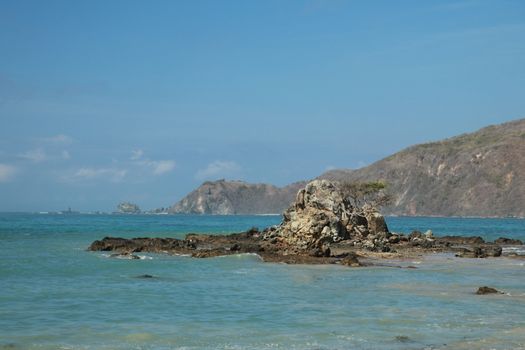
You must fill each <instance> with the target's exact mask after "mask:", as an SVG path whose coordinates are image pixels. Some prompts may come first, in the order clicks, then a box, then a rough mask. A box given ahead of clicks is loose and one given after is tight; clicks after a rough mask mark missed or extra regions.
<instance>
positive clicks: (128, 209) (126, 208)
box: [116, 202, 142, 214]
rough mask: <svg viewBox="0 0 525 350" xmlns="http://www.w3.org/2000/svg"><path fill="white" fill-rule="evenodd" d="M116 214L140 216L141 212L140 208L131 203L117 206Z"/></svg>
mask: <svg viewBox="0 0 525 350" xmlns="http://www.w3.org/2000/svg"><path fill="white" fill-rule="evenodd" d="M116 213H117V214H141V213H142V210H140V207H139V206H138V205H137V204H135V203H131V202H122V203H119V205H117V211H116Z"/></svg>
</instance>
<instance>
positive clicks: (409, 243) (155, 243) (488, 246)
mask: <svg viewBox="0 0 525 350" xmlns="http://www.w3.org/2000/svg"><path fill="white" fill-rule="evenodd" d="M391 237H394V239H392V238H391V239H390V240H391V242H390V243H389V245H388V246H387V248H388V249H386V248H385V247H383V249H382V250H381V251H378V250H373V249H367V248H366V247H363V246H362V245H359V244H358V243H357V242H356V241H353V240H344V241H341V242H338V243H332V244H330V246H329V248H328V249H327V250H325V251H319V250H316V249H312V250H310V251H302V252H298V251H294V250H293V247H289V246H285V245H283V244H282V242H279V241H278V240H275V239H271V240H268V239H267V238H266V237H265V235H264V231H263V232H260V231H258V230H256V229H252V230H249V231H246V232H241V233H233V234H227V235H209V234H196V233H189V234H187V235H186V236H185V238H184V239H176V238H160V237H157V238H151V237H142V238H131V239H127V238H119V237H105V238H103V239H102V240H97V241H94V242H93V243H92V244H91V245H90V246H89V248H88V250H89V251H106V252H113V254H112V256H113V257H121V258H122V257H124V258H129V259H136V255H135V253H139V252H149V253H160V254H177V255H188V256H191V257H193V258H212V257H218V256H226V255H234V254H257V255H258V256H260V257H261V259H262V261H264V262H281V263H286V264H341V265H346V266H350V267H359V266H370V265H374V262H380V261H386V260H389V259H398V260H403V259H414V258H421V257H423V256H428V255H431V254H435V253H451V254H454V255H455V256H456V257H460V258H476V259H480V258H497V257H512V258H517V259H525V246H524V245H523V243H522V242H521V241H519V240H511V239H506V238H500V239H498V240H496V242H485V241H484V240H483V239H481V238H480V237H462V236H444V237H431V238H430V237H424V235H423V234H421V233H412V234H411V235H408V236H406V235H400V234H395V235H393V236H391ZM509 248H511V249H509Z"/></svg>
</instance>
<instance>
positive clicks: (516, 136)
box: [170, 119, 525, 217]
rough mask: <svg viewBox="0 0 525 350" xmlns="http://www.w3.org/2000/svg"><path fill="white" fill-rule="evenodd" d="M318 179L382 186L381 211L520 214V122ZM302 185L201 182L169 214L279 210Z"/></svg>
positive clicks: (523, 136)
mask: <svg viewBox="0 0 525 350" xmlns="http://www.w3.org/2000/svg"><path fill="white" fill-rule="evenodd" d="M319 178H320V179H328V180H335V181H347V182H364V181H382V182H384V183H386V184H387V185H388V189H389V191H390V193H391V194H392V195H393V196H394V199H395V200H394V201H393V203H392V204H391V205H390V206H387V207H385V208H383V213H385V214H394V215H421V216H424V215H429V216H494V217H506V216H515V217H525V205H524V203H525V119H520V120H516V121H512V122H509V123H505V124H500V125H495V126H489V127H486V128H483V129H481V130H479V131H477V132H474V133H469V134H463V135H460V136H457V137H453V138H450V139H446V140H443V141H438V142H431V143H425V144H420V145H415V146H412V147H409V148H406V149H404V150H402V151H400V152H398V153H395V154H393V155H391V156H389V157H387V158H384V159H382V160H380V161H378V162H375V163H373V164H371V165H369V166H367V167H364V168H361V169H357V170H350V169H337V170H331V171H328V172H326V173H324V174H322V175H320V176H319ZM305 184H306V182H298V183H295V184H292V185H289V186H286V187H282V188H278V187H275V186H272V185H268V184H249V183H245V182H240V181H225V180H220V181H214V182H205V183H204V184H203V185H202V186H200V187H199V188H197V189H196V190H194V191H193V192H191V193H190V194H189V195H187V196H186V197H185V198H183V199H182V200H181V201H179V202H178V203H177V204H175V205H174V206H173V207H171V208H170V212H171V213H191V214H268V213H280V212H282V211H283V210H284V209H286V208H287V207H288V206H289V205H290V204H291V203H292V202H293V201H294V199H295V196H296V194H297V191H298V190H299V189H300V188H301V187H303V186H304V185H305Z"/></svg>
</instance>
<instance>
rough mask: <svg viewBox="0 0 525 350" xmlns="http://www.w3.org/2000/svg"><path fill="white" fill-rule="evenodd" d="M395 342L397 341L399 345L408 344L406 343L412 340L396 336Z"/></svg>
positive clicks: (404, 336) (403, 336)
mask: <svg viewBox="0 0 525 350" xmlns="http://www.w3.org/2000/svg"><path fill="white" fill-rule="evenodd" d="M396 341H398V342H400V343H408V342H411V341H412V339H410V338H409V337H407V336H406V335H398V336H396Z"/></svg>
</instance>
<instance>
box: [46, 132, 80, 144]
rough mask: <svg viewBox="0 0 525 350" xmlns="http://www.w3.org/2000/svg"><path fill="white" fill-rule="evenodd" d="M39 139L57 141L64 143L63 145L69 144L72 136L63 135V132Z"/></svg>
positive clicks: (50, 141)
mask: <svg viewBox="0 0 525 350" xmlns="http://www.w3.org/2000/svg"><path fill="white" fill-rule="evenodd" d="M41 140H42V141H44V142H49V143H59V144H64V145H67V144H70V143H72V142H73V138H72V137H71V136H67V135H64V134H58V135H55V136H50V137H44V138H42V139H41Z"/></svg>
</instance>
